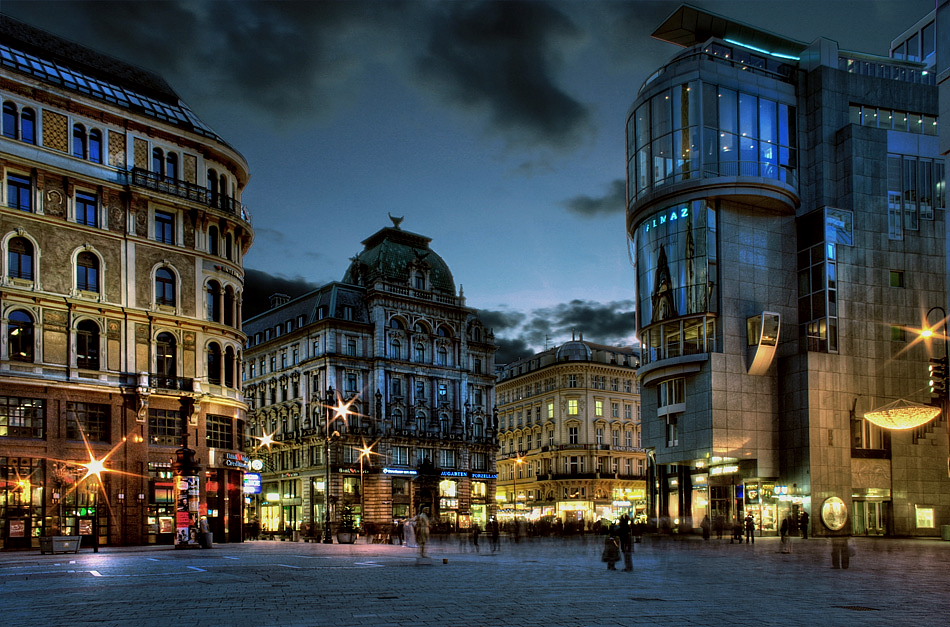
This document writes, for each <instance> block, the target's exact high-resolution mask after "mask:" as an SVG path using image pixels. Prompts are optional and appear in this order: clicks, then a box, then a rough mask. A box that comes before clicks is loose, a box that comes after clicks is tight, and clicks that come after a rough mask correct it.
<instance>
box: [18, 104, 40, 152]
mask: <svg viewBox="0 0 950 627" xmlns="http://www.w3.org/2000/svg"><path fill="white" fill-rule="evenodd" d="M20 140H21V141H25V142H26V143H28V144H35V143H36V111H34V110H33V109H31V108H29V107H23V111H22V113H20Z"/></svg>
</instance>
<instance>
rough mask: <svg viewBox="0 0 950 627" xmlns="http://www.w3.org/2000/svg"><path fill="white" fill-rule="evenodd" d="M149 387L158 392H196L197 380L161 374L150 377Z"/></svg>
mask: <svg viewBox="0 0 950 627" xmlns="http://www.w3.org/2000/svg"><path fill="white" fill-rule="evenodd" d="M148 386H149V387H150V388H155V389H158V390H178V391H181V392H194V389H195V380H194V379H189V378H187V377H169V376H165V375H161V374H150V375H148Z"/></svg>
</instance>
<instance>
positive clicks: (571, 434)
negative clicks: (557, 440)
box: [567, 427, 577, 444]
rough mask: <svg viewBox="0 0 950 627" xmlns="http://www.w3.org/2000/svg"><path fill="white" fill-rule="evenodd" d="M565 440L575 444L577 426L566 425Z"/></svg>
mask: <svg viewBox="0 0 950 627" xmlns="http://www.w3.org/2000/svg"><path fill="white" fill-rule="evenodd" d="M567 442H568V444H577V427H568V429H567Z"/></svg>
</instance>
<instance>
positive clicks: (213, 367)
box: [208, 342, 221, 385]
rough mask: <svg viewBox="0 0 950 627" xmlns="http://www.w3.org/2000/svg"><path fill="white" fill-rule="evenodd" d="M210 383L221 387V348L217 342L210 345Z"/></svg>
mask: <svg viewBox="0 0 950 627" xmlns="http://www.w3.org/2000/svg"><path fill="white" fill-rule="evenodd" d="M208 383H211V384H212V385H221V347H220V346H218V343H217V342H211V343H210V344H208Z"/></svg>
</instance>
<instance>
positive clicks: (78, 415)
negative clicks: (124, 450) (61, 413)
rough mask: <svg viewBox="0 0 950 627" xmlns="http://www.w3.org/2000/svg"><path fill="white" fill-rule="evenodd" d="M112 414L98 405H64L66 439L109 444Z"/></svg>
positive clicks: (105, 406)
mask: <svg viewBox="0 0 950 627" xmlns="http://www.w3.org/2000/svg"><path fill="white" fill-rule="evenodd" d="M111 426H112V413H111V412H110V411H109V406H108V405H103V404H99V403H71V402H67V403H66V439H68V440H88V441H89V442H109V441H110V440H111V437H110V433H111V429H110V427H111Z"/></svg>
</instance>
